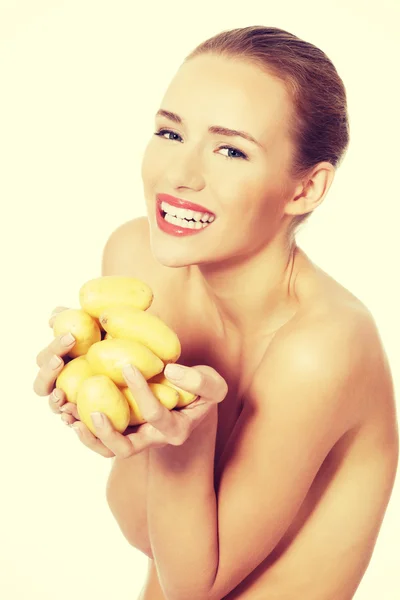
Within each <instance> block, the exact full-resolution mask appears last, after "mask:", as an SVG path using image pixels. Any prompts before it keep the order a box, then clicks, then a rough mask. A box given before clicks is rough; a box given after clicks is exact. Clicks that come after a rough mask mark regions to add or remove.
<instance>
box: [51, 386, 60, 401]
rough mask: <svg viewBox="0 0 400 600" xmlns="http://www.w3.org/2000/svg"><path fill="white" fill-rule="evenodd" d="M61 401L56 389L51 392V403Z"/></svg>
mask: <svg viewBox="0 0 400 600" xmlns="http://www.w3.org/2000/svg"><path fill="white" fill-rule="evenodd" d="M60 399H61V396H60V392H59V391H58V390H57V388H56V389H54V390H53V392H52V400H53V402H58V401H59V400H60Z"/></svg>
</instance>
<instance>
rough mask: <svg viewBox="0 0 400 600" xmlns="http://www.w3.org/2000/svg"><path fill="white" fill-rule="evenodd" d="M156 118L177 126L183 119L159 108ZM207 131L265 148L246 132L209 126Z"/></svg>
mask: <svg viewBox="0 0 400 600" xmlns="http://www.w3.org/2000/svg"><path fill="white" fill-rule="evenodd" d="M157 116H161V117H165V118H166V119H169V120H170V121H173V122H174V123H179V124H182V123H183V119H182V118H181V117H180V116H179V115H177V114H176V113H173V112H171V111H169V110H164V109H162V108H160V110H159V111H158V112H157V113H156V117H157ZM208 131H209V132H210V133H215V134H217V135H227V136H230V137H234V136H235V137H236V136H238V137H242V138H244V139H245V140H248V141H249V142H252V143H253V144H256V146H258V147H259V148H262V149H263V150H265V148H264V147H263V146H262V145H261V144H260V142H258V141H257V140H256V139H255V138H254V137H253V136H252V135H250V133H246V131H238V130H237V129H228V128H227V127H222V126H220V125H210V127H209V128H208Z"/></svg>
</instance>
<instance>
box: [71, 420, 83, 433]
mask: <svg viewBox="0 0 400 600" xmlns="http://www.w3.org/2000/svg"><path fill="white" fill-rule="evenodd" d="M71 429H73V430H74V431H75V433H76V434H77V435H79V436H80V435H81V430H80V427H79V425H76V424H75V423H74V424H73V425H71Z"/></svg>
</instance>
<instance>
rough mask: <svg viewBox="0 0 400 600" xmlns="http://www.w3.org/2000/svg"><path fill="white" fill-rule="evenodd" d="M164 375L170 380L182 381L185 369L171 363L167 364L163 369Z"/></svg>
mask: <svg viewBox="0 0 400 600" xmlns="http://www.w3.org/2000/svg"><path fill="white" fill-rule="evenodd" d="M164 373H165V374H166V375H167V376H168V377H171V379H182V377H183V376H184V374H185V369H184V368H183V367H181V366H180V365H174V364H172V363H169V364H168V365H167V366H166V367H165V369H164Z"/></svg>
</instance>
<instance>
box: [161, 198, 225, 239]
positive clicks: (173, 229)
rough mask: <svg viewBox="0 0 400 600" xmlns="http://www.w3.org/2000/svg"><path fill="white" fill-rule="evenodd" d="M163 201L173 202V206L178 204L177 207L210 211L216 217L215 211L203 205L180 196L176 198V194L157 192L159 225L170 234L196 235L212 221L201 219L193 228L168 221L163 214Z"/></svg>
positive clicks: (181, 235)
mask: <svg viewBox="0 0 400 600" xmlns="http://www.w3.org/2000/svg"><path fill="white" fill-rule="evenodd" d="M161 202H168V204H171V205H172V206H176V207H177V208H187V209H189V210H196V211H199V212H209V213H210V214H212V215H213V216H214V217H215V215H214V213H211V212H210V211H208V210H207V209H206V208H204V207H203V206H200V204H194V203H193V202H188V201H187V200H181V199H180V198H175V197H174V196H170V195H169V194H157V203H156V220H157V225H158V227H159V228H160V229H161V231H164V232H165V233H168V234H169V235H173V236H176V237H184V236H187V235H195V234H196V233H200V232H202V231H204V230H205V229H208V227H209V226H210V225H211V224H212V223H202V222H201V221H199V222H197V223H196V228H192V227H190V226H186V225H185V226H183V225H175V224H174V223H169V222H168V221H166V220H165V218H164V216H163V211H162V208H161ZM167 218H168V217H167ZM199 224H200V225H199Z"/></svg>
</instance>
